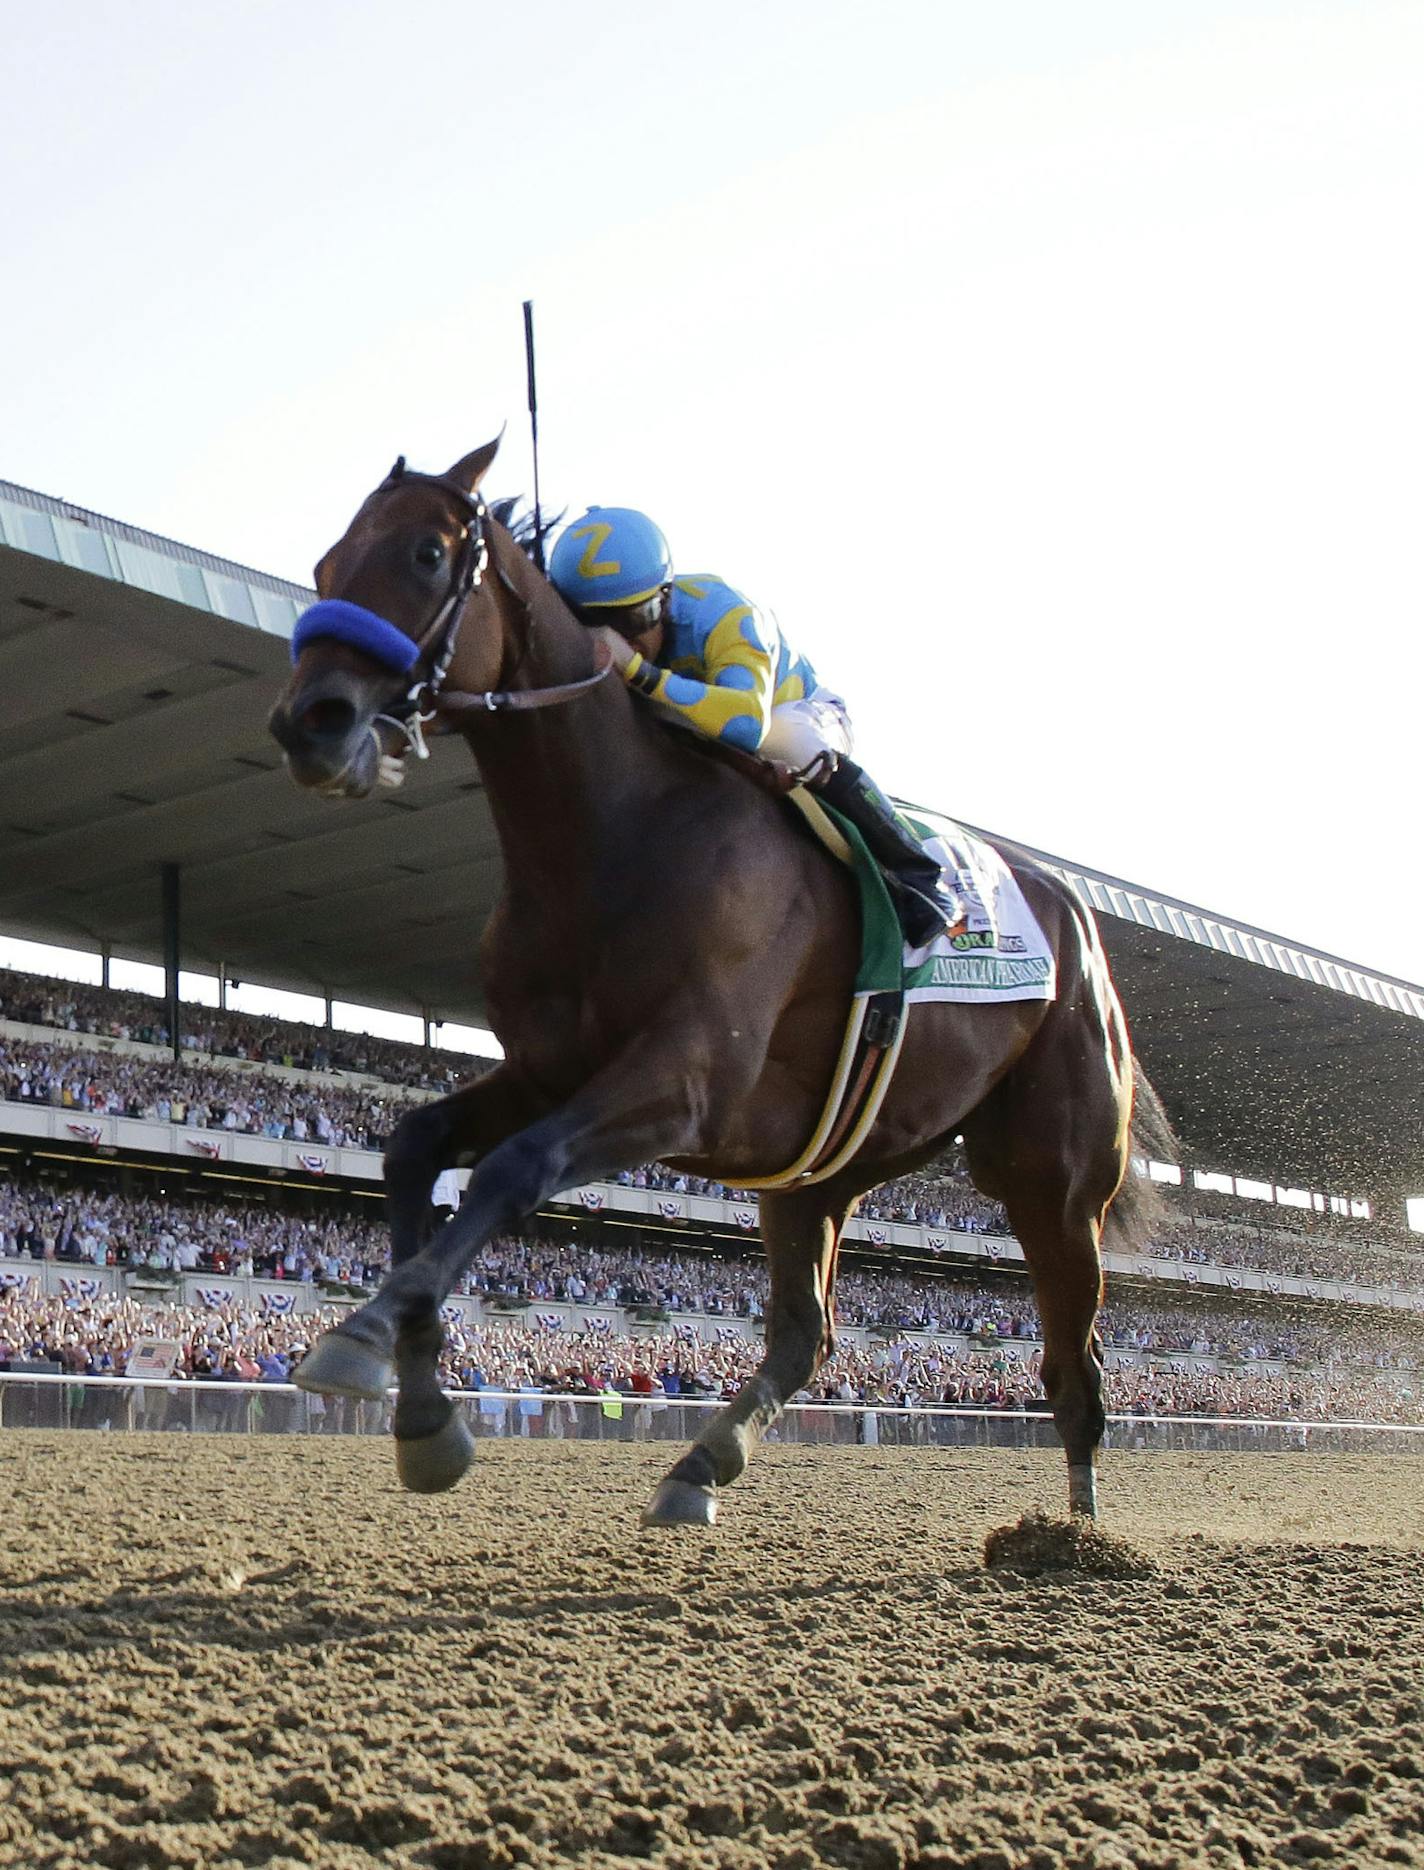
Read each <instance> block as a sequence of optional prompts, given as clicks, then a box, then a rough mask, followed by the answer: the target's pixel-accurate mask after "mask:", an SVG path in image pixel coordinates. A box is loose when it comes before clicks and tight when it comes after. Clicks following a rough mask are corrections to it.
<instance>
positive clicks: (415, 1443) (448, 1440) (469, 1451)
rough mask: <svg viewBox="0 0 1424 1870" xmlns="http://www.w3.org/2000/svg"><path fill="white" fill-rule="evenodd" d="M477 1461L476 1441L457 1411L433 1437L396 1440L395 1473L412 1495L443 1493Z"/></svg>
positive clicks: (422, 1436)
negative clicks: (475, 1459)
mask: <svg viewBox="0 0 1424 1870" xmlns="http://www.w3.org/2000/svg"><path fill="white" fill-rule="evenodd" d="M474 1458H475V1438H474V1436H473V1435H472V1434H471V1433H470V1428H469V1424H468V1423H467V1422H466V1421H465V1418H464V1416H462V1415H461V1414H460V1412H459V1410H458V1409H452V1410H451V1411H450V1414H449V1416H448V1417H447V1418H446V1420H445V1423H444V1426H443V1427H441V1428H438V1429H436V1431H435V1433H434V1434H433V1435H421V1436H419V1437H417V1438H416V1439H415V1440H404V1439H402V1438H401V1437H400V1436H397V1437H396V1472H397V1473H398V1474H399V1475H400V1483H401V1486H402V1487H404V1488H406V1489H407V1490H408V1491H409V1492H411V1493H444V1492H445V1490H446V1489H447V1488H448V1487H453V1486H454V1485H455V1482H456V1481H457V1480H459V1479H460V1477H461V1475H462V1474H463V1473H464V1472H465V1470H466V1468H468V1467H469V1465H470V1463H471V1461H473V1460H474Z"/></svg>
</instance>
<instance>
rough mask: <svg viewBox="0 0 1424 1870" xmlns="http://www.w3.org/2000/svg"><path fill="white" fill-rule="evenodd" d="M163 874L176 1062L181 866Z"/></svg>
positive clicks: (166, 971)
mask: <svg viewBox="0 0 1424 1870" xmlns="http://www.w3.org/2000/svg"><path fill="white" fill-rule="evenodd" d="M162 875H163V987H164V993H165V995H166V997H167V1001H168V1037H169V1040H170V1042H171V1044H172V1046H173V1056H174V1058H175V1059H177V1058H181V1057H182V1056H183V1048H182V1035H181V1033H180V1031H179V1025H178V956H179V948H180V944H179V926H178V911H179V887H178V866H177V864H164V865H163V866H162Z"/></svg>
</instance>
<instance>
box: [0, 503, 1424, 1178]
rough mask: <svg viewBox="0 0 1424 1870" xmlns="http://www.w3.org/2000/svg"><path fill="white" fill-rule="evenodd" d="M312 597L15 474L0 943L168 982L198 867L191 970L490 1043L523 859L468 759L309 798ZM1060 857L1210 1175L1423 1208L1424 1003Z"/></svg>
mask: <svg viewBox="0 0 1424 1870" xmlns="http://www.w3.org/2000/svg"><path fill="white" fill-rule="evenodd" d="M310 597H311V593H310V592H309V591H308V590H306V589H304V588H303V587H301V586H299V585H294V584H288V583H286V582H284V581H283V580H281V579H278V578H271V577H268V576H266V575H265V574H263V573H260V572H255V571H251V570H248V569H246V568H245V567H242V566H238V565H233V564H231V563H229V562H227V561H226V560H223V559H219V558H215V557H213V556H212V555H210V554H208V553H204V552H198V551H194V550H192V549H191V548H188V547H186V546H180V545H176V544H174V543H173V542H171V541H169V540H165V539H161V538H158V537H157V536H155V535H153V534H150V533H144V532H140V531H138V530H137V529H136V528H134V527H131V526H126V525H123V524H121V523H119V522H117V521H113V520H107V519H104V518H102V517H100V516H99V515H97V514H93V513H88V512H85V511H83V510H82V509H80V508H77V507H73V506H70V505H68V504H66V503H65V502H63V501H59V500H54V499H51V498H49V497H48V496H46V495H43V494H36V493H32V492H30V491H29V490H27V489H24V488H19V487H14V486H12V485H10V484H9V483H6V482H0V724H2V725H3V741H0V798H3V808H0V853H3V857H4V862H3V864H0V928H3V929H4V930H5V931H6V932H8V933H10V934H14V935H24V936H29V937H31V938H32V939H35V940H40V941H51V942H59V943H65V944H69V945H74V946H81V947H98V946H100V945H101V944H103V943H108V944H109V945H110V947H111V948H112V950H113V952H115V953H116V954H121V955H124V956H128V957H131V958H134V959H139V960H148V961H158V960H161V957H162V929H161V913H160V890H159V871H158V867H159V865H160V864H161V863H164V862H174V863H177V864H179V865H181V867H182V871H183V960H184V965H185V966H187V967H191V968H196V969H205V970H207V971H210V972H215V971H216V970H217V969H218V967H219V966H220V965H221V966H223V967H224V968H225V969H226V971H227V973H228V975H229V977H232V978H237V979H254V980H260V981H263V982H265V983H268V984H270V985H274V986H282V987H290V988H296V989H299V990H304V991H308V992H320V993H325V992H329V993H331V994H333V995H335V996H336V997H338V998H342V999H353V1000H358V1001H363V1002H366V1003H368V1004H374V1005H378V1006H386V1007H391V1008H394V1009H397V1010H400V1011H415V1010H419V1009H421V1008H426V1009H430V1010H431V1011H432V1013H433V1014H434V1015H435V1016H438V1017H442V1018H448V1019H455V1020H462V1021H469V1022H473V1023H479V1022H480V1021H481V1019H482V1017H483V1008H482V1004H481V999H480V990H479V984H478V981H477V979H476V975H475V966H474V958H475V945H476V938H477V935H478V931H479V929H480V927H481V925H482V923H483V921H484V918H485V916H486V914H487V912H488V910H489V908H490V906H491V904H492V903H493V901H494V898H495V896H496V894H497V891H498V888H499V881H500V874H501V866H500V859H499V852H498V848H497V845H496V841H495V837H494V832H493V828H492V825H491V822H490V817H489V813H488V811H487V809H485V807H484V804H483V801H482V800H481V799H480V797H479V794H480V792H481V786H480V782H479V780H478V778H477V776H476V775H475V773H474V770H473V768H472V767H471V765H470V764H469V762H468V761H467V760H466V759H464V758H463V757H462V752H461V750H460V749H458V748H455V747H451V746H446V747H443V748H439V749H437V753H436V757H434V758H433V759H432V760H431V761H430V762H429V764H428V765H427V766H424V767H415V768H413V769H412V771H411V774H410V777H409V778H408V779H407V781H406V784H405V786H404V787H402V788H401V790H400V791H399V792H395V793H385V794H382V795H380V796H379V797H378V798H375V799H372V800H368V801H365V802H362V803H353V802H350V801H346V802H343V803H342V804H341V805H339V806H337V805H334V804H332V803H331V802H330V801H328V800H326V799H322V798H316V797H313V796H312V795H310V794H304V793H302V792H300V791H298V789H297V788H296V787H295V786H293V785H292V784H291V783H290V781H289V780H288V779H287V778H286V775H285V773H284V772H283V770H282V766H281V758H280V755H279V753H278V750H277V748H276V746H275V744H274V743H273V742H272V740H271V739H270V738H269V736H268V734H267V732H266V727H265V721H266V715H267V711H268V709H269V707H270V706H271V703H272V700H273V698H274V696H275V694H276V691H277V688H278V686H279V684H280V682H281V680H282V678H283V675H284V672H285V670H286V668H287V663H288V649H287V638H288V636H289V634H290V631H291V628H292V624H293V622H294V620H295V617H296V615H297V613H298V612H299V611H300V609H301V608H302V606H303V605H304V604H305V603H307V602H308V601H310ZM1039 855H1044V853H1039ZM1048 861H1050V862H1052V863H1055V864H1057V865H1058V866H1059V867H1060V868H1061V869H1062V870H1063V871H1064V872H1065V874H1067V875H1069V876H1070V877H1072V878H1073V880H1074V881H1075V882H1076V883H1077V885H1078V887H1079V888H1080V889H1081V890H1082V891H1083V892H1084V893H1085V894H1086V895H1087V896H1088V898H1089V899H1090V900H1091V901H1092V902H1093V904H1094V906H1095V908H1096V909H1097V910H1098V912H1099V920H1100V923H1101V925H1102V928H1103V933H1104V936H1105V939H1106V941H1107V945H1108V949H1109V952H1110V954H1111V957H1112V961H1113V965H1114V967H1115V969H1116V972H1117V976H1118V980H1119V983H1120V986H1121V988H1122V993H1123V998H1124V1001H1125V1003H1126V1005H1127V1009H1128V1015H1129V1018H1130V1019H1131V1021H1132V1026H1133V1031H1134V1036H1135V1041H1136V1044H1137V1047H1138V1050H1139V1052H1140V1054H1141V1056H1142V1058H1143V1060H1144V1062H1145V1064H1146V1066H1147V1069H1148V1070H1149V1072H1150V1073H1151V1075H1152V1076H1153V1078H1154V1079H1155V1080H1156V1082H1157V1084H1158V1086H1159V1089H1160V1090H1161V1092H1162V1094H1163V1097H1164V1098H1165V1100H1166V1102H1167V1106H1168V1109H1169V1110H1170V1111H1171V1113H1172V1115H1173V1118H1174V1120H1175V1121H1176V1123H1177V1125H1178V1127H1179V1130H1180V1132H1181V1134H1182V1137H1183V1140H1184V1142H1185V1143H1187V1144H1188V1145H1189V1147H1190V1148H1191V1149H1192V1151H1193V1152H1194V1154H1195V1155H1196V1156H1198V1157H1199V1158H1200V1159H1202V1160H1203V1161H1204V1162H1205V1163H1207V1164H1209V1165H1211V1166H1216V1167H1220V1168H1223V1169H1228V1170H1234V1171H1236V1172H1239V1173H1253V1172H1255V1173H1260V1174H1262V1175H1275V1176H1276V1177H1277V1178H1278V1179H1280V1180H1291V1181H1295V1182H1298V1183H1299V1184H1300V1185H1301V1186H1306V1187H1312V1188H1317V1189H1318V1188H1321V1187H1322V1186H1324V1187H1325V1188H1327V1190H1328V1191H1329V1192H1335V1193H1372V1194H1375V1195H1377V1196H1379V1197H1381V1198H1384V1197H1388V1198H1392V1199H1402V1198H1403V1197H1404V1195H1406V1194H1409V1195H1415V1194H1420V1193H1424V991H1421V989H1420V988H1418V987H1415V986H1412V985H1410V984H1409V983H1407V982H1403V981H1399V980H1394V979H1390V978H1387V977H1384V976H1381V975H1378V974H1374V973H1371V972H1369V971H1368V970H1365V969H1361V968H1358V967H1355V966H1353V965H1351V964H1350V963H1348V962H1345V961H1342V960H1340V959H1339V958H1338V957H1335V956H1330V955H1325V954H1321V953H1319V952H1318V951H1316V950H1312V949H1307V948H1304V947H1302V946H1300V945H1299V944H1296V943H1290V942H1287V941H1284V940H1282V939H1281V938H1280V937H1277V936H1272V935H1268V934H1266V933H1264V932H1263V931H1261V930H1258V929H1253V928H1248V927H1245V926H1243V925H1242V924H1239V923H1234V922H1232V921H1230V920H1229V919H1228V918H1226V917H1224V916H1221V915H1215V914H1208V913H1206V912H1205V911H1202V910H1200V909H1197V908H1194V907H1192V906H1191V905H1189V904H1185V903H1181V902H1177V901H1175V900H1174V899H1171V898H1168V897H1163V896H1161V895H1160V894H1155V893H1152V892H1148V891H1145V890H1142V889H1139V888H1137V887H1136V886H1135V885H1132V884H1129V883H1125V882H1123V881H1121V880H1120V879H1117V878H1113V877H1107V876H1104V875H1102V874H1100V873H1098V872H1094V871H1090V870H1087V869H1084V868H1083V867H1082V866H1079V865H1074V864H1072V863H1071V862H1067V861H1065V860H1063V859H1060V858H1049V859H1048Z"/></svg>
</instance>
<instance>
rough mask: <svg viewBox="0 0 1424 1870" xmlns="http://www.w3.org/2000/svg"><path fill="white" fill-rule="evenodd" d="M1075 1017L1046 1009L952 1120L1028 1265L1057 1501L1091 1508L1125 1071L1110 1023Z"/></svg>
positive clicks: (1074, 1508)
mask: <svg viewBox="0 0 1424 1870" xmlns="http://www.w3.org/2000/svg"><path fill="white" fill-rule="evenodd" d="M1083 1017H1084V1015H1083V1013H1082V1012H1081V1011H1079V1010H1075V1009H1069V1008H1064V1009H1055V1010H1054V1013H1053V1014H1052V1015H1050V1017H1049V1020H1048V1021H1047V1022H1045V1026H1044V1028H1043V1029H1041V1030H1040V1032H1039V1034H1038V1036H1037V1038H1036V1039H1035V1040H1034V1043H1033V1044H1032V1045H1031V1046H1030V1047H1029V1050H1028V1052H1027V1053H1026V1054H1025V1056H1024V1058H1023V1059H1022V1060H1021V1061H1020V1062H1019V1064H1018V1065H1017V1066H1016V1067H1015V1068H1014V1070H1013V1071H1012V1072H1011V1073H1010V1074H1009V1076H1008V1077H1007V1078H1006V1079H1005V1080H1004V1081H1003V1082H1002V1083H1001V1084H1000V1085H999V1086H998V1087H997V1088H996V1089H995V1090H994V1092H993V1093H992V1094H991V1095H990V1096H989V1097H988V1098H987V1099H986V1100H985V1102H984V1103H983V1104H982V1105H981V1106H980V1107H979V1109H978V1110H976V1111H974V1112H973V1113H972V1115H971V1116H970V1117H969V1118H967V1119H966V1120H965V1122H964V1124H963V1126H962V1127H963V1133H964V1144H965V1153H966V1155H967V1157H968V1160H969V1168H970V1173H971V1174H972V1175H973V1177H974V1181H975V1183H976V1185H977V1186H978V1187H979V1188H981V1189H982V1190H983V1192H984V1193H985V1194H988V1195H991V1196H993V1197H995V1198H997V1199H998V1200H1000V1201H1002V1202H1003V1204H1004V1207H1005V1208H1006V1210H1007V1211H1008V1216H1009V1223H1010V1225H1011V1226H1012V1228H1013V1230H1014V1233H1015V1235H1016V1236H1017V1238H1018V1241H1019V1244H1020V1245H1021V1246H1022V1248H1023V1251H1024V1258H1025V1259H1026V1260H1027V1261H1028V1266H1029V1271H1030V1272H1031V1273H1032V1275H1033V1285H1034V1293H1035V1296H1036V1298H1037V1300H1038V1309H1039V1315H1040V1317H1041V1319H1042V1323H1043V1387H1044V1390H1045V1392H1046V1393H1047V1396H1048V1401H1049V1406H1050V1407H1051V1408H1052V1410H1053V1420H1054V1422H1055V1424H1056V1425H1057V1428H1058V1433H1059V1436H1060V1437H1061V1439H1062V1442H1063V1448H1064V1452H1065V1453H1066V1454H1067V1457H1068V1507H1069V1511H1070V1512H1072V1513H1082V1514H1086V1515H1088V1516H1089V1517H1092V1516H1093V1515H1095V1514H1096V1512H1097V1480H1096V1474H1095V1471H1094V1460H1095V1457H1096V1454H1097V1450H1098V1446H1099V1444H1100V1443H1101V1441H1102V1438H1103V1429H1104V1427H1105V1424H1106V1418H1105V1415H1104V1412H1103V1366H1102V1354H1101V1344H1100V1341H1099V1338H1098V1334H1097V1316H1098V1307H1099V1305H1100V1304H1101V1302H1102V1283H1103V1274H1102V1258H1101V1255H1100V1251H1099V1248H1100V1243H1101V1239H1102V1229H1103V1218H1104V1216H1105V1214H1106V1212H1107V1208H1108V1205H1109V1203H1110V1202H1111V1200H1112V1198H1113V1196H1114V1194H1115V1193H1116V1192H1117V1189H1118V1185H1119V1184H1120V1182H1121V1180H1122V1175H1123V1170H1124V1167H1125V1165H1126V1152H1127V1129H1128V1114H1129V1111H1130V1107H1131V1098H1132V1092H1131V1082H1132V1080H1131V1065H1130V1063H1129V1062H1128V1060H1127V1055H1126V1050H1125V1043H1124V1046H1123V1048H1122V1049H1121V1050H1119V1048H1118V1046H1117V1044H1116V1043H1115V1039H1116V1035H1115V1034H1109V1033H1102V1032H1099V1033H1097V1034H1094V1035H1092V1036H1091V1037H1088V1035H1085V1034H1084V1032H1083V1030H1082V1025H1081V1021H1082V1020H1083ZM1085 1038H1088V1043H1087V1044H1086V1045H1085ZM1085 1059H1086V1060H1087V1062H1086V1063H1085Z"/></svg>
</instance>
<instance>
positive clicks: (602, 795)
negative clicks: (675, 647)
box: [465, 567, 676, 892]
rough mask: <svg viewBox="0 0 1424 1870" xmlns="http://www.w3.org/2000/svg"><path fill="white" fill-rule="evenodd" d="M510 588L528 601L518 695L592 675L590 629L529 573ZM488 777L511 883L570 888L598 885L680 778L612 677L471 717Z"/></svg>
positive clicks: (472, 738)
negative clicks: (524, 707) (516, 709)
mask: <svg viewBox="0 0 1424 1870" xmlns="http://www.w3.org/2000/svg"><path fill="white" fill-rule="evenodd" d="M512 581H513V582H515V583H516V585H517V588H518V589H519V594H520V596H521V598H523V599H524V600H525V601H526V602H529V603H532V604H533V606H534V610H533V623H532V630H531V631H530V632H529V633H527V635H526V634H525V633H523V632H521V630H520V626H519V622H518V620H515V621H513V622H512V623H511V625H510V633H511V638H512V641H513V642H515V643H518V642H519V641H520V638H521V636H523V637H524V647H523V648H522V650H520V651H518V652H517V653H516V654H515V656H514V657H513V658H512V661H513V662H514V663H515V665H516V669H517V673H516V675H515V676H514V677H512V678H511V685H513V682H514V681H515V680H517V682H518V684H519V686H521V687H525V688H536V689H537V688H551V687H555V686H557V685H558V684H560V683H563V682H576V681H580V680H582V679H583V678H584V677H585V676H587V675H589V674H590V673H591V672H592V668H593V660H594V658H593V647H592V644H591V642H590V640H589V633H588V631H586V630H585V629H584V628H583V626H582V625H581V624H579V623H577V622H575V621H574V619H573V618H572V617H570V616H569V615H568V613H567V612H566V611H565V610H564V609H563V607H562V605H560V604H559V603H558V602H557V600H554V601H552V602H550V601H547V600H545V599H544V597H543V592H544V590H545V587H544V586H543V584H542V581H541V580H539V579H538V577H537V574H536V573H535V572H534V571H533V569H532V567H530V568H528V570H527V582H526V581H525V580H524V579H521V578H520V577H519V576H518V574H517V573H516V574H515V576H514V578H513V579H512ZM465 737H466V739H467V740H468V741H469V743H470V746H471V749H472V751H473V752H474V756H475V760H476V762H477V764H478V766H479V769H480V776H481V778H482V779H483V780H484V784H485V792H486V796H487V797H488V799H489V804H490V811H491V814H492V816H493V818H494V823H495V830H496V832H497V834H498V836H499V841H500V846H501V849H502V852H503V856H504V862H505V871H506V875H507V877H508V878H509V880H510V881H511V882H512V883H519V884H522V885H523V886H524V887H526V888H532V889H535V890H538V891H541V892H542V891H544V890H546V889H549V888H556V889H562V888H566V887H567V886H568V884H569V882H570V880H571V877H572V876H574V875H577V874H578V873H579V872H584V873H586V874H587V876H588V878H589V879H590V881H591V882H592V881H594V880H596V878H597V876H598V875H599V874H600V871H601V866H602V865H604V864H605V863H606V861H607V860H608V858H609V857H610V855H612V854H614V853H617V852H621V851H624V850H626V849H627V846H628V844H629V841H630V838H631V837H632V836H633V835H634V834H635V831H636V828H637V827H638V826H639V825H640V824H642V823H644V822H645V814H646V813H647V812H648V811H649V810H651V808H652V807H653V805H654V803H655V800H656V798H657V796H658V794H659V793H660V792H662V791H664V790H665V789H666V788H667V786H668V785H669V784H670V783H672V782H673V781H674V780H675V778H676V771H675V767H676V762H675V761H674V760H673V759H672V758H671V757H670V755H669V754H668V752H667V751H666V750H665V749H664V747H663V746H662V744H661V743H662V742H663V740H664V739H665V738H666V737H665V736H664V735H662V734H660V733H658V732H657V731H656V729H655V728H654V726H653V724H652V722H651V721H650V720H649V719H647V718H646V716H645V715H644V714H642V713H641V712H640V711H639V710H638V709H637V708H636V707H635V704H634V701H633V698H632V696H631V695H630V694H629V693H628V690H627V688H626V687H625V685H624V683H623V679H622V677H621V676H620V675H619V674H618V672H617V671H616V670H613V671H611V672H610V673H609V674H608V675H607V676H605V677H604V679H603V680H602V681H601V682H599V683H597V684H596V685H595V686H594V687H592V688H590V689H588V690H587V691H585V692H584V693H583V694H580V695H576V696H574V697H573V698H572V699H571V700H569V701H563V702H558V703H556V704H555V705H554V706H552V707H548V708H540V709H534V710H531V711H529V712H527V713H506V714H497V715H490V716H488V717H484V716H476V717H475V718H474V719H472V720H471V721H470V723H469V725H468V726H467V727H466V729H465Z"/></svg>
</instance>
